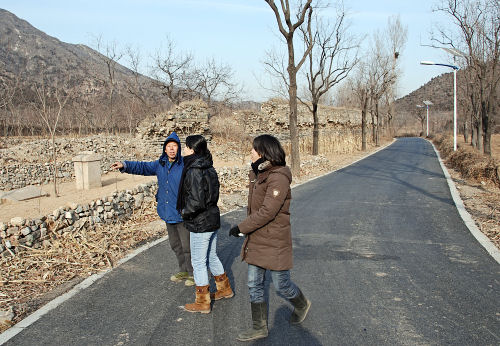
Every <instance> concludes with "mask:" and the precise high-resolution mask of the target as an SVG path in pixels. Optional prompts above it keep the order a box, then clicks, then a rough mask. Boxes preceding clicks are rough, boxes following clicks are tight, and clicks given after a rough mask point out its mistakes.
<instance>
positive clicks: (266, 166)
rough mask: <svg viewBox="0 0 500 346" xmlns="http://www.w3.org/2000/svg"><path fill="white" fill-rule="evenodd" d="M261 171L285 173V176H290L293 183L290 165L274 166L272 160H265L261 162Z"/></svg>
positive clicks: (289, 179)
mask: <svg viewBox="0 0 500 346" xmlns="http://www.w3.org/2000/svg"><path fill="white" fill-rule="evenodd" d="M258 169H259V171H261V172H262V173H264V172H266V171H268V173H280V174H283V175H284V176H285V177H287V178H288V181H289V182H290V183H291V182H292V171H291V170H290V168H289V167H288V166H273V165H272V164H271V162H269V161H264V162H262V163H261V164H259V167H258Z"/></svg>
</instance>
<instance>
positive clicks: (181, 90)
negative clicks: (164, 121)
mask: <svg viewBox="0 0 500 346" xmlns="http://www.w3.org/2000/svg"><path fill="white" fill-rule="evenodd" d="M166 45H167V46H166V48H165V49H164V50H163V51H162V50H161V49H160V50H158V51H157V52H156V54H155V56H154V65H153V66H152V74H153V75H154V77H155V79H156V80H158V81H159V82H160V83H157V84H156V86H157V87H158V88H160V89H161V90H162V91H163V93H164V95H166V96H167V98H168V99H169V101H170V102H172V103H173V104H175V105H178V104H179V103H180V102H181V101H182V100H183V97H184V96H185V94H186V91H187V92H191V91H192V90H193V89H194V86H193V84H194V82H193V81H192V77H193V72H194V71H193V68H192V63H193V56H192V55H191V54H190V53H179V54H178V53H176V48H175V43H174V42H173V41H172V40H171V39H170V38H169V37H167V42H166Z"/></svg>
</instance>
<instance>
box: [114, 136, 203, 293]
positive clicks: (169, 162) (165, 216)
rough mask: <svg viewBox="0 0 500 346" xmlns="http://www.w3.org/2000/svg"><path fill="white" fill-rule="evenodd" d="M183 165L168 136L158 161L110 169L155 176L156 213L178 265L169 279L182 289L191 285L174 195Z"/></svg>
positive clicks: (187, 252)
mask: <svg viewBox="0 0 500 346" xmlns="http://www.w3.org/2000/svg"><path fill="white" fill-rule="evenodd" d="M183 168H184V161H183V159H182V155H181V141H180V140H179V137H178V136H177V134H176V133H175V132H172V133H171V134H170V136H168V137H167V139H166V140H165V142H164V143H163V151H162V154H161V156H160V159H159V160H156V161H151V162H145V161H123V162H115V163H113V164H112V165H111V169H119V170H120V172H122V173H123V172H125V173H129V174H138V175H156V178H157V179H158V192H157V194H156V201H157V202H158V205H157V208H156V209H157V212H158V215H159V216H160V218H161V219H162V220H163V221H165V222H166V223H167V231H168V239H169V241H170V246H171V247H172V250H174V252H175V255H176V256H177V261H178V262H179V272H178V273H177V274H174V275H172V276H171V277H170V280H172V281H174V282H180V281H182V280H185V282H184V284H185V285H186V286H193V285H194V278H193V266H192V265H191V250H190V247H189V240H190V239H189V238H190V237H189V231H188V230H187V229H186V227H185V226H184V222H183V220H182V217H181V215H180V214H179V212H178V211H177V209H176V205H177V193H178V191H179V183H180V179H181V176H182V169H183Z"/></svg>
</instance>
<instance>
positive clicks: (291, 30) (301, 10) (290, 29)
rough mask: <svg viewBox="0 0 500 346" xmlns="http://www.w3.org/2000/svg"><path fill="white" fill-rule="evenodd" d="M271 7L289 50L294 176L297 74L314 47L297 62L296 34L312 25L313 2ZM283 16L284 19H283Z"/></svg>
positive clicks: (283, 1)
mask: <svg viewBox="0 0 500 346" xmlns="http://www.w3.org/2000/svg"><path fill="white" fill-rule="evenodd" d="M265 1H266V3H267V4H268V5H269V6H270V7H271V9H272V10H273V12H274V15H275V16H276V22H277V24H278V28H279V31H280V33H281V34H282V35H283V37H284V39H285V41H286V45H287V50H288V64H287V72H288V97H289V108H290V112H289V129H290V143H291V157H292V160H291V169H292V173H293V174H299V173H300V154H299V133H298V128H297V72H298V71H299V70H300V68H301V66H302V64H303V63H304V61H305V59H306V57H307V56H308V54H309V52H310V51H311V49H312V47H313V43H311V44H310V45H309V46H307V47H305V51H304V53H303V55H302V57H301V58H300V59H299V62H298V63H296V62H295V48H294V42H293V38H294V34H295V31H296V30H297V29H298V28H299V27H300V26H301V25H302V24H304V22H305V23H306V26H307V27H310V25H311V18H312V12H313V7H312V5H311V3H312V0H304V1H302V0H299V1H298V2H297V4H296V6H295V7H294V8H293V7H292V6H290V1H289V0H281V1H280V4H281V6H280V8H278V7H277V6H276V3H275V2H274V0H265ZM294 10H296V15H295V17H296V22H295V23H293V18H292V17H293V15H292V11H294ZM282 16H283V17H282Z"/></svg>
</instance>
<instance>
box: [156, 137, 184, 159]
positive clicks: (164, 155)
mask: <svg viewBox="0 0 500 346" xmlns="http://www.w3.org/2000/svg"><path fill="white" fill-rule="evenodd" d="M168 142H176V143H177V144H178V146H179V148H178V149H177V156H176V157H175V161H176V162H177V163H178V164H181V163H182V149H181V140H180V139H179V136H177V133H175V131H174V132H172V133H171V134H170V135H169V136H168V137H167V139H165V142H163V148H162V150H161V155H160V163H161V162H163V163H165V162H167V161H168V156H167V153H165V147H166V146H167V143H168Z"/></svg>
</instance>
